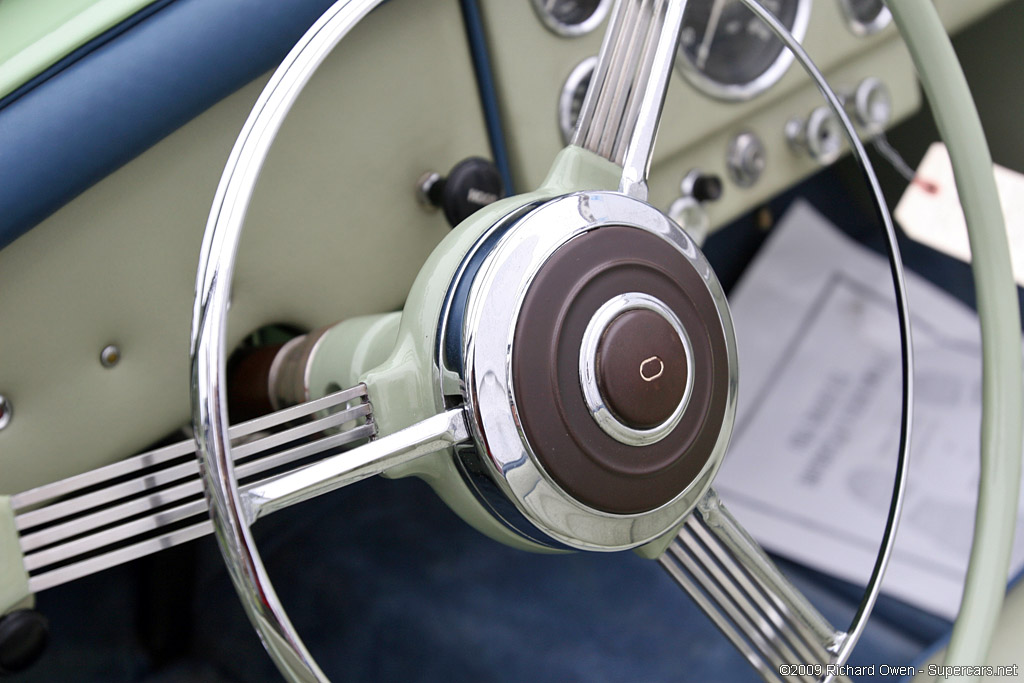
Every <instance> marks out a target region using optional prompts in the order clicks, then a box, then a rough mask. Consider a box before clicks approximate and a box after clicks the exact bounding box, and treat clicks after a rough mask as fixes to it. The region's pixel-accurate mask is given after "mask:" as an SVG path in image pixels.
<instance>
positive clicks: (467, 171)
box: [419, 157, 505, 228]
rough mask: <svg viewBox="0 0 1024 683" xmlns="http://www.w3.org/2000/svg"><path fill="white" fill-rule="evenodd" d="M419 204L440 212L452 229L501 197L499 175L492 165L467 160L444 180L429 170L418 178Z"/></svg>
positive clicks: (457, 165) (484, 160) (477, 160)
mask: <svg viewBox="0 0 1024 683" xmlns="http://www.w3.org/2000/svg"><path fill="white" fill-rule="evenodd" d="M419 195H420V201H421V202H423V203H424V204H426V205H428V206H434V207H437V208H439V209H442V210H443V211H444V217H445V218H447V219H448V223H449V224H450V225H451V226H452V227H453V228H454V227H455V226H456V225H458V224H459V223H461V222H462V221H464V220H465V219H467V218H469V216H471V215H473V214H474V213H476V212H477V211H478V210H480V209H482V208H483V207H485V206H487V205H488V204H491V203H493V202H495V201H497V200H498V199H501V198H502V197H504V196H505V188H504V186H503V185H502V182H501V173H499V172H498V167H497V166H495V165H494V163H493V162H490V161H488V160H487V159H481V158H480V157H469V158H468V159H463V160H462V161H460V162H459V163H457V164H455V166H454V167H453V168H452V170H451V171H450V172H449V173H448V176H447V177H442V176H441V174H440V173H437V172H434V171H431V172H430V173H426V174H424V175H423V177H421V178H420V182H419Z"/></svg>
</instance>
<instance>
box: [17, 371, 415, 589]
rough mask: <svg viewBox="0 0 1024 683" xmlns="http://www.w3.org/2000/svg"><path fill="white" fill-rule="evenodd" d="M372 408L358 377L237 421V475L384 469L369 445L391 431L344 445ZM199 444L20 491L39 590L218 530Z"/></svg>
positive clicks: (361, 432) (263, 477)
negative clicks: (324, 466)
mask: <svg viewBox="0 0 1024 683" xmlns="http://www.w3.org/2000/svg"><path fill="white" fill-rule="evenodd" d="M372 417H373V413H372V406H371V405H370V403H369V401H368V400H367V396H366V387H365V386H364V385H358V386H355V387H352V388H350V389H346V390H343V391H337V392H334V393H332V394H329V395H327V396H324V397H322V398H319V399H316V400H314V401H309V402H306V403H303V404H300V405H296V406H291V407H289V408H285V409H283V410H279V411H277V412H274V413H270V414H268V415H264V416H262V417H258V418H256V419H253V420H249V421H247V422H243V423H241V424H237V425H234V426H233V427H231V429H230V430H229V432H228V435H229V438H230V440H231V442H232V443H233V448H232V451H231V456H232V459H233V460H234V463H235V472H236V475H237V477H238V479H239V480H240V481H241V482H242V484H243V488H244V489H245V490H250V489H259V487H260V486H261V485H262V484H264V483H268V484H269V482H272V481H279V480H281V479H282V478H285V477H287V476H288V474H289V473H292V472H302V471H305V470H308V469H309V468H310V467H313V466H316V465H317V464H320V463H322V462H324V461H331V462H332V463H333V464H332V466H333V467H335V468H338V467H340V466H341V465H340V463H341V462H343V461H344V462H348V463H351V462H353V461H354V460H358V461H359V462H360V463H361V464H362V465H363V468H362V469H361V470H360V472H359V475H358V476H355V475H350V478H349V479H348V480H346V481H345V482H344V483H351V481H356V480H358V479H361V478H364V477H366V476H370V475H371V474H376V473H379V472H381V471H383V470H384V469H387V467H388V466H389V463H390V462H391V461H390V460H389V459H388V458H387V457H386V454H385V457H384V458H378V457H368V456H367V455H365V454H366V451H364V450H362V449H364V448H366V447H367V446H370V447H371V449H370V450H372V452H373V453H375V454H378V455H379V454H380V453H381V452H382V450H383V449H386V448H388V446H386V445H385V443H386V442H387V439H381V440H380V441H379V442H373V441H371V442H370V443H368V444H365V445H364V446H360V447H356V448H354V449H351V450H348V451H344V452H342V453H340V454H338V453H337V451H338V449H339V448H341V447H343V446H347V445H349V444H353V443H357V442H359V441H362V440H366V439H372V438H373V437H374V436H375V435H376V424H375V423H374V422H373V419H372ZM396 436H397V435H396ZM195 451H196V445H195V441H194V440H192V439H187V440H184V441H180V442H178V443H174V444H171V445H169V446H163V447H161V448H157V449H154V450H150V451H147V452H145V453H142V454H140V455H137V456H135V457H133V458H129V459H127V460H123V461H119V462H116V463H113V464H111V465H107V466H105V467H100V468H98V469H95V470H90V471H88V472H84V473H82V474H79V475H76V476H73V477H69V478H67V479H63V480H61V481H57V482H54V483H51V484H47V485H45V486H40V487H37V488H34V489H30V490H28V491H24V492H22V493H19V494H16V495H15V496H13V497H12V499H11V506H12V508H13V510H14V512H15V525H16V527H17V529H18V531H19V534H20V536H19V541H20V546H21V550H22V552H23V553H24V566H25V569H26V570H27V571H28V572H29V573H30V586H31V588H32V590H34V591H41V590H45V589H47V588H51V587H53V586H56V585H60V584H62V583H65V582H66V581H70V580H72V579H75V578H79V577H82V576H85V575H88V574H91V573H93V572H96V571H99V570H101V569H105V568H107V567H111V566H114V565H117V564H121V563H122V562H127V561H129V560H132V559H135V558H137V557H141V556H143V555H148V554H150V553H153V552H156V551H158V550H162V549H163V548H167V547H171V546H174V545H178V544H179V543H184V542H186V541H189V540H192V539H194V538H198V537H200V536H204V535H207V534H209V533H210V532H211V531H212V527H211V526H210V522H209V520H208V519H207V510H208V508H207V504H206V501H205V500H203V498H202V493H203V486H202V482H201V480H200V471H199V466H198V462H197V461H196V458H195ZM360 453H363V454H364V455H363V456H360V455H359V454H360ZM350 454H355V455H351V456H350ZM325 456H326V457H325ZM404 458H405V459H409V458H410V456H409V455H408V454H406V455H405V456H404ZM368 463H369V464H368ZM349 469H351V467H350V468H349ZM341 485H344V484H337V485H335V486H333V487H331V488H338V486H341ZM280 507H282V506H281V505H278V506H277V507H276V508H275V509H278V508H280ZM264 512H266V511H264Z"/></svg>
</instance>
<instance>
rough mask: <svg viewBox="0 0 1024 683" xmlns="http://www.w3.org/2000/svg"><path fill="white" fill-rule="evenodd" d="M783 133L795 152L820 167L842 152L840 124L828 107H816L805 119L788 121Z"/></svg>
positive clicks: (836, 157)
mask: <svg viewBox="0 0 1024 683" xmlns="http://www.w3.org/2000/svg"><path fill="white" fill-rule="evenodd" d="M785 133H786V139H787V140H788V141H789V144H790V146H791V147H792V148H793V149H794V150H795V151H797V152H803V153H805V154H807V155H808V156H810V157H811V158H812V159H814V160H815V161H817V162H818V163H819V164H821V165H822V166H827V165H829V164H831V163H832V162H833V161H835V160H836V159H838V158H839V155H840V153H841V152H842V150H843V129H842V124H841V123H840V122H839V119H838V118H837V117H836V115H835V114H834V113H832V110H831V109H829V108H828V107H824V106H822V107H816V108H815V109H814V110H813V111H811V113H810V114H809V115H808V116H807V118H806V119H801V118H794V119H790V120H789V121H788V122H787V123H786V129H785Z"/></svg>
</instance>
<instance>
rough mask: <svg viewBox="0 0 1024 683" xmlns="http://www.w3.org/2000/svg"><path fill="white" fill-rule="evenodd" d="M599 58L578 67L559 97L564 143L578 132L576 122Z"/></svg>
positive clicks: (559, 117) (566, 82)
mask: <svg viewBox="0 0 1024 683" xmlns="http://www.w3.org/2000/svg"><path fill="white" fill-rule="evenodd" d="M595 66H597V57H596V56H594V57H587V58H586V59H584V60H583V61H582V62H580V63H579V64H577V65H576V68H574V69H573V70H572V72H571V73H570V74H569V77H568V78H567V79H565V84H564V85H563V86H562V92H561V94H560V95H559V97H558V129H559V130H560V131H561V132H562V142H564V143H565V144H567V145H568V144H569V142H570V141H571V140H572V134H573V133H574V132H575V131H576V122H577V121H578V120H579V118H580V110H581V109H582V108H583V98H585V97H586V96H587V88H589V87H590V79H591V78H593V76H594V67H595Z"/></svg>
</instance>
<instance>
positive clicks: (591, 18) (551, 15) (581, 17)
mask: <svg viewBox="0 0 1024 683" xmlns="http://www.w3.org/2000/svg"><path fill="white" fill-rule="evenodd" d="M532 1H533V9H535V10H537V15H538V16H539V17H540V18H541V21H543V22H544V25H545V26H547V27H548V28H549V29H550V30H552V31H554V32H555V33H557V34H558V35H560V36H568V37H574V36H581V35H583V34H584V33H589V32H591V31H593V30H594V29H595V28H597V27H598V25H599V24H600V23H601V22H602V21H604V18H605V16H606V15H607V14H608V8H609V7H610V6H611V4H612V0H532Z"/></svg>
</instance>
